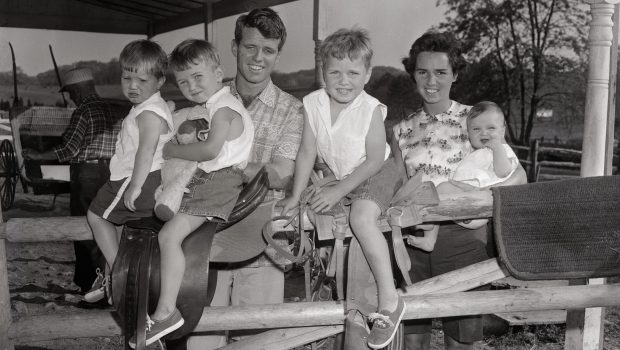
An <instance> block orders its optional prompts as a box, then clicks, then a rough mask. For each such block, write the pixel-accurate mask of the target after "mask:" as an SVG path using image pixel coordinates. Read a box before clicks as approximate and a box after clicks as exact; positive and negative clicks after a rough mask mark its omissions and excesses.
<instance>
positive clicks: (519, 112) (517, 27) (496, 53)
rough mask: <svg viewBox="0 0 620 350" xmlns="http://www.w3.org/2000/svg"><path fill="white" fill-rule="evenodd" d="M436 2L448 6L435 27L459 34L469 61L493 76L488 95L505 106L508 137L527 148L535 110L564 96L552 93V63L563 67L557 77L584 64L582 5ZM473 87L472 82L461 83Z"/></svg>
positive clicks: (560, 0)
mask: <svg viewBox="0 0 620 350" xmlns="http://www.w3.org/2000/svg"><path fill="white" fill-rule="evenodd" d="M438 4H440V5H445V6H447V8H448V9H447V11H446V21H445V22H444V23H442V24H440V26H439V27H440V28H441V29H447V30H451V31H453V32H454V33H455V34H456V35H457V37H458V38H459V39H460V40H461V42H462V43H463V46H464V50H465V52H466V56H467V58H468V59H469V60H471V61H474V62H486V65H483V66H479V67H478V69H480V68H483V67H486V69H487V72H488V74H489V75H491V76H492V77H494V80H491V81H488V83H493V86H492V87H489V88H488V89H487V91H488V90H490V91H495V92H494V97H495V98H501V100H500V101H495V102H498V103H500V104H501V105H502V107H503V108H504V112H505V114H506V123H507V126H508V127H507V130H508V133H509V136H510V138H511V139H512V140H513V142H515V143H519V144H526V143H527V142H528V141H529V138H530V135H531V133H532V128H533V126H534V121H535V118H536V111H537V109H538V108H539V107H540V106H541V104H543V103H545V102H546V99H547V98H550V97H551V96H554V95H555V94H556V93H562V91H552V90H550V87H549V85H550V84H549V81H550V78H552V77H550V76H549V73H550V71H549V65H550V63H551V62H555V63H558V62H561V63H562V64H564V66H561V67H554V69H553V71H554V72H556V73H557V72H558V71H560V72H561V71H562V70H571V69H572V68H573V67H579V66H582V65H583V56H584V55H582V53H583V52H584V49H585V38H586V36H585V29H586V28H587V26H586V23H587V22H586V11H585V7H584V6H583V5H582V4H580V2H578V1H575V0H470V1H460V0H438ZM474 84H476V81H475V80H474V81H466V82H465V85H466V86H470V87H471V86H474ZM577 88H579V89H583V86H578V87H577ZM560 89H561V90H563V91H564V92H566V93H568V94H571V93H572V92H569V91H565V90H566V87H561V88H560ZM474 90H475V89H474ZM480 97H482V98H484V99H488V98H485V97H484V96H480ZM482 98H481V99H482Z"/></svg>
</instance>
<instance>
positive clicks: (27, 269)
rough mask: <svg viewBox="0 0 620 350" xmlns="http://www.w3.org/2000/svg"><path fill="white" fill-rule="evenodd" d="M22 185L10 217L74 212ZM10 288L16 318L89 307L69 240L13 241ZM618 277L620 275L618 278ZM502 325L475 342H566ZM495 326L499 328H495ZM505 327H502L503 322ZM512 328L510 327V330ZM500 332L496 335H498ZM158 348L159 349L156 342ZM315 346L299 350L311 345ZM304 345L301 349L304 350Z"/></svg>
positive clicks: (616, 326) (43, 348) (613, 349)
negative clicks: (27, 191) (81, 292)
mask: <svg viewBox="0 0 620 350" xmlns="http://www.w3.org/2000/svg"><path fill="white" fill-rule="evenodd" d="M21 192H22V190H21V186H19V185H18V193H17V195H16V199H15V203H14V205H13V207H12V208H11V209H10V210H7V211H6V212H4V213H3V219H4V221H6V220H8V219H10V218H16V217H32V216H39V217H41V216H65V215H68V212H69V206H68V202H69V199H68V195H60V196H58V197H57V198H56V202H55V204H54V205H53V206H52V204H53V196H49V195H38V196H35V195H33V194H31V193H30V194H23V193H21ZM7 257H8V273H9V288H10V292H11V311H12V315H13V317H18V316H20V315H26V314H27V315H36V314H44V313H61V312H74V311H76V310H78V309H82V308H85V307H88V305H87V304H85V303H84V302H83V301H82V297H81V296H80V295H79V293H78V287H77V286H76V285H75V284H73V282H72V274H73V263H74V259H75V258H74V254H73V245H72V244H71V243H69V242H50V243H36V244H35V243H33V244H19V245H16V244H10V243H9V244H7ZM611 281H613V282H618V281H620V279H618V278H616V279H612V280H611ZM286 288H287V290H286V297H287V300H289V301H294V300H297V299H298V298H299V297H301V296H302V294H303V274H300V273H299V271H297V272H295V271H293V272H291V273H289V274H288V275H287V280H286ZM495 326H497V324H495V325H493V324H491V323H489V322H487V324H485V333H486V334H485V340H484V341H482V342H478V343H476V345H475V349H476V350H481V349H515V350H516V349H518V350H521V349H523V350H533V349H544V350H555V349H563V347H564V330H565V328H564V326H563V325H547V326H526V327H513V328H507V329H503V330H502V331H501V332H498V331H497V330H496V328H497V327H495ZM604 326H605V337H604V339H605V342H604V349H606V350H620V307H613V308H607V309H606V317H605V325H604ZM494 328H495V329H494ZM500 328H502V327H500ZM506 331H507V332H506ZM494 334H495V335H494ZM333 343H334V341H333V339H328V340H327V341H323V342H321V343H319V344H318V347H317V348H318V349H319V350H327V349H332V348H333ZM122 348H123V345H122V339H121V337H109V338H81V339H62V340H54V341H47V342H40V343H32V344H27V345H19V346H16V349H19V350H61V349H62V350H78V349H101V350H117V349H122ZM152 348H156V347H155V346H152ZM310 348H311V347H310V346H306V347H302V348H299V349H310ZM431 348H432V349H433V350H438V349H443V334H442V332H441V328H440V323H439V322H435V323H434V327H433V337H432V346H431ZM299 349H298V350H299Z"/></svg>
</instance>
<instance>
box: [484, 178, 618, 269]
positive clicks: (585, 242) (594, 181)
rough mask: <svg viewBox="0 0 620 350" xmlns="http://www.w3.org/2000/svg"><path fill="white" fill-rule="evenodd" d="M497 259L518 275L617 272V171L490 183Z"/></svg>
mask: <svg viewBox="0 0 620 350" xmlns="http://www.w3.org/2000/svg"><path fill="white" fill-rule="evenodd" d="M492 192H493V223H494V230H495V238H496V242H497V248H498V251H499V255H500V260H501V262H502V263H503V264H504V265H505V266H506V267H507V268H508V270H509V272H510V273H511V274H512V275H513V276H514V277H516V278H520V279H525V280H534V279H569V278H594V277H608V276H612V275H618V274H620V176H600V177H589V178H578V179H568V180H560V181H552V182H541V183H533V184H526V185H519V186H506V187H495V188H492Z"/></svg>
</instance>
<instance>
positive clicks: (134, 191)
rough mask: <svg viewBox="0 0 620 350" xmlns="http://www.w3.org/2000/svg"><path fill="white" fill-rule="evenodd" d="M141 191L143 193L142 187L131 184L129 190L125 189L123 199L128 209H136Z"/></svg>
mask: <svg viewBox="0 0 620 350" xmlns="http://www.w3.org/2000/svg"><path fill="white" fill-rule="evenodd" d="M140 193H142V188H141V187H138V186H134V185H132V184H129V186H128V187H127V190H126V191H125V194H124V195H123V200H124V203H125V207H127V209H129V210H130V211H136V206H135V202H136V199H138V196H140Z"/></svg>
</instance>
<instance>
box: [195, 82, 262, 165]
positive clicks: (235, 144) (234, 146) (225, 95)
mask: <svg viewBox="0 0 620 350" xmlns="http://www.w3.org/2000/svg"><path fill="white" fill-rule="evenodd" d="M204 107H205V108H206V109H207V113H208V114H207V115H196V116H190V117H189V118H188V119H190V120H192V119H199V118H204V119H205V120H206V121H208V122H209V125H211V119H213V116H214V115H215V112H217V111H218V110H219V109H220V108H224V107H228V108H230V109H232V110H233V111H235V112H237V113H239V115H241V120H242V121H243V132H242V133H241V135H240V136H239V137H237V138H235V139H234V140H230V141H229V140H226V141H224V144H223V145H222V149H221V150H220V153H218V155H217V156H216V157H215V158H213V159H211V160H206V161H204V162H199V163H198V168H200V169H202V170H204V171H205V172H207V173H209V172H212V171H216V170H220V169H224V168H228V167H236V168H239V169H245V167H246V166H247V165H248V159H249V158H250V152H251V151H252V142H254V124H253V123H252V119H251V118H250V114H249V113H248V111H247V110H246V109H245V107H243V104H242V103H241V102H240V101H239V100H237V99H236V98H235V96H233V95H232V94H231V93H230V88H229V87H228V86H224V87H222V88H221V89H220V90H218V91H217V92H216V93H215V94H213V95H212V96H211V97H209V99H208V100H207V102H206V103H205V105H204Z"/></svg>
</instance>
